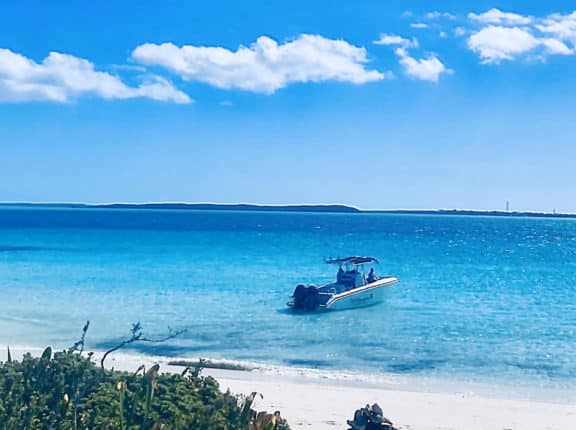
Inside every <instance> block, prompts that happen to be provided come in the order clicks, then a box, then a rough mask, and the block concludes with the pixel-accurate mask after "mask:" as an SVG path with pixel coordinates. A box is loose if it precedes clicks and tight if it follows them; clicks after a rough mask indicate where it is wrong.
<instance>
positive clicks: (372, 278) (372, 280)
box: [368, 267, 376, 284]
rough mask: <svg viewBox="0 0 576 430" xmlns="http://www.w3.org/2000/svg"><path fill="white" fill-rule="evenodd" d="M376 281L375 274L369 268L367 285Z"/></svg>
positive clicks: (372, 269)
mask: <svg viewBox="0 0 576 430" xmlns="http://www.w3.org/2000/svg"><path fill="white" fill-rule="evenodd" d="M375 280H376V274H375V273H374V268H373V267H371V268H370V272H368V283H369V284H371V283H372V282H374V281H375Z"/></svg>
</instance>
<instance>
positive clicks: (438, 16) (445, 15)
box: [424, 10, 456, 20]
mask: <svg viewBox="0 0 576 430" xmlns="http://www.w3.org/2000/svg"><path fill="white" fill-rule="evenodd" d="M424 18H425V19H428V20H435V19H441V18H446V19H450V20H454V19H456V15H453V14H451V13H449V12H439V11H437V10H435V11H432V12H428V13H427V14H425V15H424Z"/></svg>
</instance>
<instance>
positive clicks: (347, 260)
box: [326, 255, 379, 266]
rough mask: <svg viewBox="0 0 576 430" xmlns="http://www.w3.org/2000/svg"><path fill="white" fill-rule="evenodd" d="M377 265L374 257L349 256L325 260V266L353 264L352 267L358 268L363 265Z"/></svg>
mask: <svg viewBox="0 0 576 430" xmlns="http://www.w3.org/2000/svg"><path fill="white" fill-rule="evenodd" d="M371 263H377V264H378V263H379V261H378V259H377V258H374V257H361V256H357V255H355V256H351V257H344V258H329V259H327V260H326V264H339V265H342V264H353V265H354V266H360V265H363V264H371Z"/></svg>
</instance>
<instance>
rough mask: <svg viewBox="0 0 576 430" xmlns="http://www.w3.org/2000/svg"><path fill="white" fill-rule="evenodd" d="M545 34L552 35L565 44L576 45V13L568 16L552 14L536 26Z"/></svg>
mask: <svg viewBox="0 0 576 430" xmlns="http://www.w3.org/2000/svg"><path fill="white" fill-rule="evenodd" d="M536 28H537V29H538V30H540V31H541V32H543V33H547V34H551V35H553V36H555V37H556V38H558V39H560V40H563V41H565V42H570V43H571V44H572V45H573V46H574V45H576V11H574V12H572V13H571V14H568V15H561V14H552V15H550V16H548V17H547V18H545V19H543V20H542V22H541V23H540V24H538V25H536Z"/></svg>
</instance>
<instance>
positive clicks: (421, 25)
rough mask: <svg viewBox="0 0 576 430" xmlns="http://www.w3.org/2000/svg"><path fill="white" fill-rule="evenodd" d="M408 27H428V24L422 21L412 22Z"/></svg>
mask: <svg viewBox="0 0 576 430" xmlns="http://www.w3.org/2000/svg"><path fill="white" fill-rule="evenodd" d="M410 27H412V28H428V24H426V23H424V22H414V23H412V24H410Z"/></svg>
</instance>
